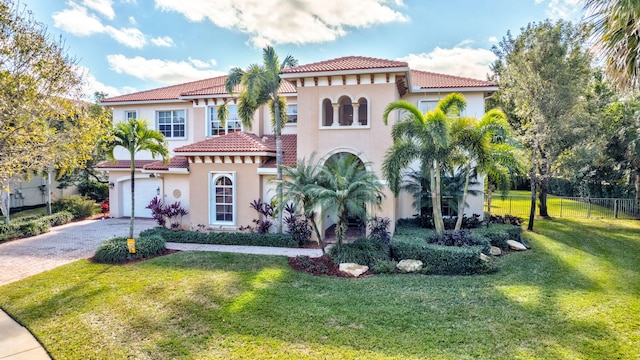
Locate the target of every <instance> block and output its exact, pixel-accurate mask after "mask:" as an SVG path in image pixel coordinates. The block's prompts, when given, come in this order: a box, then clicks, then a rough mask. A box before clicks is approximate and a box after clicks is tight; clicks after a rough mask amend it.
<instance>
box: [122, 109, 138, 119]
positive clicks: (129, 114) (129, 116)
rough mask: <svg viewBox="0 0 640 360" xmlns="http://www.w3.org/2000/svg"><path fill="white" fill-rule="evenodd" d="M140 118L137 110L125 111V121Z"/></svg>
mask: <svg viewBox="0 0 640 360" xmlns="http://www.w3.org/2000/svg"><path fill="white" fill-rule="evenodd" d="M137 118H138V112H137V111H135V110H125V112H124V119H125V120H129V119H137Z"/></svg>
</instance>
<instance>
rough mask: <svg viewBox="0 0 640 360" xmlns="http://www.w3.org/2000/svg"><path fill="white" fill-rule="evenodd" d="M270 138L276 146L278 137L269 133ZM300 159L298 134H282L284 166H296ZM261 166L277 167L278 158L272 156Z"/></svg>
mask: <svg viewBox="0 0 640 360" xmlns="http://www.w3.org/2000/svg"><path fill="white" fill-rule="evenodd" d="M269 140H270V141H273V146H274V148H275V145H276V139H275V136H273V135H269ZM297 160H298V136H297V135H294V134H286V135H282V164H283V165H284V166H295V165H296V162H297ZM260 167H261V168H274V169H275V167H276V158H275V157H273V158H270V159H268V160H267V161H265V162H264V164H262V166H260Z"/></svg>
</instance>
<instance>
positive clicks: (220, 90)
mask: <svg viewBox="0 0 640 360" xmlns="http://www.w3.org/2000/svg"><path fill="white" fill-rule="evenodd" d="M225 79H226V77H225ZM241 90H242V87H241V86H236V87H235V88H234V89H233V92H234V93H236V94H237V93H239V92H240V91H241ZM278 92H280V93H281V94H291V93H296V92H297V90H296V87H295V86H294V85H293V84H291V83H290V82H288V81H282V82H281V83H280V89H279V90H278ZM225 94H228V92H227V90H226V89H225V86H224V82H223V83H222V85H215V86H211V87H207V88H202V89H197V90H193V91H186V92H183V93H182V94H180V96H199V95H202V96H206V95H225Z"/></svg>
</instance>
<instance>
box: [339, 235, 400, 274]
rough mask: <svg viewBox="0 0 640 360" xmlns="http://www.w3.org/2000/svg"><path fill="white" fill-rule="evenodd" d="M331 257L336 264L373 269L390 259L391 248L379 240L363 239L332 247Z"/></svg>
mask: <svg viewBox="0 0 640 360" xmlns="http://www.w3.org/2000/svg"><path fill="white" fill-rule="evenodd" d="M329 255H330V256H331V258H332V259H333V261H334V262H335V263H336V264H341V263H356V264H360V265H367V266H369V267H372V266H373V265H375V264H376V263H377V262H379V261H383V260H388V259H389V246H388V245H387V244H384V243H382V242H380V241H377V240H373V239H370V238H366V237H361V238H358V239H356V240H354V241H353V242H352V243H348V244H342V245H338V246H334V247H332V248H331V250H329Z"/></svg>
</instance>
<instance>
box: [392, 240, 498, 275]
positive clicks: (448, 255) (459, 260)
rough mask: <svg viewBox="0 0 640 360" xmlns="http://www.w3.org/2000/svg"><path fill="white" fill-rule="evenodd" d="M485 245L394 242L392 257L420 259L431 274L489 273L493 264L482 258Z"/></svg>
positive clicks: (396, 259) (399, 259)
mask: <svg viewBox="0 0 640 360" xmlns="http://www.w3.org/2000/svg"><path fill="white" fill-rule="evenodd" d="M482 249H483V246H464V247H457V246H439V245H434V244H427V243H423V244H422V245H418V244H412V243H405V242H393V243H392V244H391V258H392V259H393V260H395V261H401V260H405V259H414V260H420V261H422V262H423V263H424V264H425V267H427V268H428V272H429V273H430V274H441V275H470V274H482V273H487V272H489V271H490V270H492V269H491V266H490V265H489V264H487V263H486V262H484V261H482V260H481V259H480V253H481V252H482Z"/></svg>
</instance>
